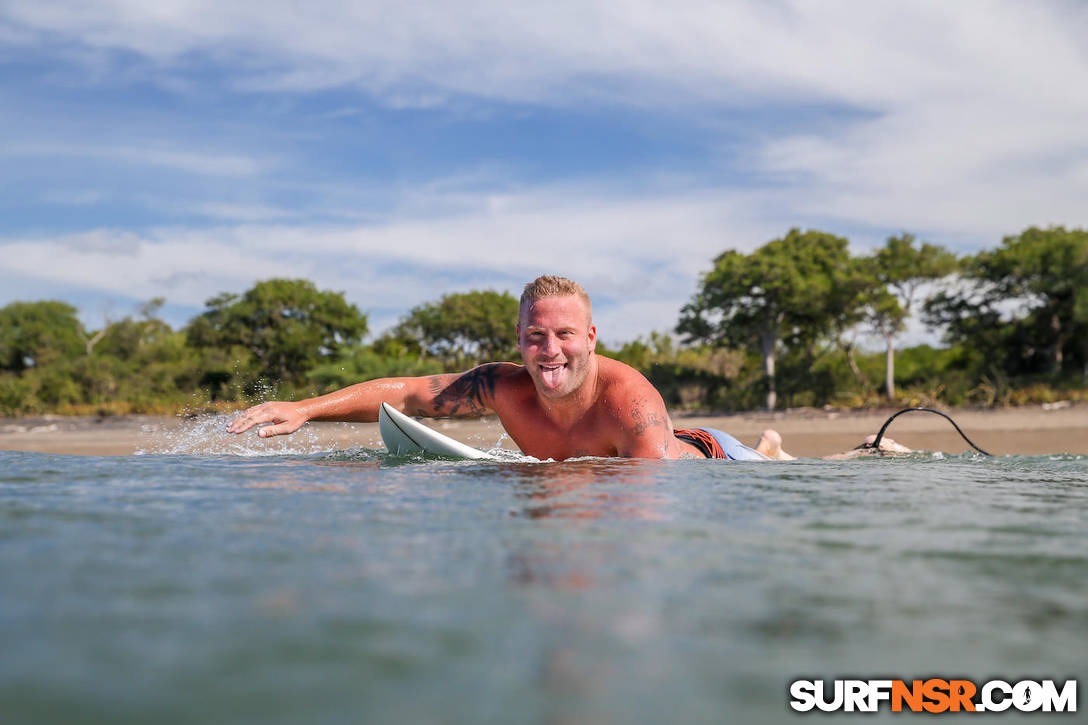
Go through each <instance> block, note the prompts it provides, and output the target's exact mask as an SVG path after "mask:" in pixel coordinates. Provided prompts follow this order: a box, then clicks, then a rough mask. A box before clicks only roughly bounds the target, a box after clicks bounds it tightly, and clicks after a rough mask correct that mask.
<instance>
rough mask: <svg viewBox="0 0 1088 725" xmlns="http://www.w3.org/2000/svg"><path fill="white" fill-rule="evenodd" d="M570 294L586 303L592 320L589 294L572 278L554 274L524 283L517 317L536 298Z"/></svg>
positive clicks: (568, 295) (567, 295)
mask: <svg viewBox="0 0 1088 725" xmlns="http://www.w3.org/2000/svg"><path fill="white" fill-rule="evenodd" d="M570 296H575V297H580V298H581V299H582V301H583V302H585V303H586V312H587V313H588V314H589V319H590V320H592V319H593V303H592V302H590V301H589V295H588V294H586V291H585V289H584V288H583V287H582V285H580V284H578V283H577V282H575V281H574V280H572V279H567V278H566V277H559V276H558V275H554V274H542V275H540V276H539V277H537V278H536V279H534V280H533V281H532V282H530V283H529V284H527V285H525V290H524V291H522V293H521V302H519V303H518V317H520V316H521V315H522V313H524V312H525V310H526V309H528V308H529V306H530V305H532V304H533V303H534V302H536V301H537V300H542V299H544V298H545V297H570Z"/></svg>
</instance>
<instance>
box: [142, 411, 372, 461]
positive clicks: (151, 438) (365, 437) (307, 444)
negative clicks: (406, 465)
mask: <svg viewBox="0 0 1088 725" xmlns="http://www.w3.org/2000/svg"><path fill="white" fill-rule="evenodd" d="M233 419H234V416H233V415H223V414H220V413H209V414H204V415H198V416H194V417H190V418H185V419H182V420H179V422H178V423H177V424H176V425H174V426H172V427H170V426H168V427H165V428H164V427H161V426H144V428H143V437H144V438H145V442H144V444H143V445H141V446H139V447H138V448H137V449H136V455H138V456H139V455H148V454H160V455H229V456H244V457H259V456H299V455H301V456H305V455H314V454H318V453H326V452H329V451H336V450H344V449H345V448H347V449H348V450H352V449H357V448H359V447H363V448H369V449H380V448H381V443H380V438H379V439H377V440H375V436H376V432H374V433H372V432H370V431H367V430H363V429H361V428H360V427H358V426H356V425H355V424H352V423H323V424H321V427H318V426H315V425H313V424H309V423H308V424H306V425H304V426H302V428H300V429H299V430H297V431H296V432H295V433H293V434H291V435H284V436H276V437H274V438H261V437H259V436H258V435H257V433H256V430H252V431H248V432H246V433H243V434H241V435H236V434H233V433H228V432H227V426H228V425H230V422H231V420H233ZM345 441H346V442H347V445H345Z"/></svg>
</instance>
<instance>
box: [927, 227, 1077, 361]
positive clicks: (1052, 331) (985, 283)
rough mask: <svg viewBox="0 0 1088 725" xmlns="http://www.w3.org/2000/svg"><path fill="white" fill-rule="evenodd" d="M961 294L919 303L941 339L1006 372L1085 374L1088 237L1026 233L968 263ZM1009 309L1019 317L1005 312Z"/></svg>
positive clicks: (1056, 231) (1061, 231)
mask: <svg viewBox="0 0 1088 725" xmlns="http://www.w3.org/2000/svg"><path fill="white" fill-rule="evenodd" d="M963 276H964V279H965V282H966V284H965V285H964V286H963V288H962V289H960V290H957V291H955V292H952V293H945V294H942V295H939V296H937V297H936V298H934V299H933V300H931V301H930V302H929V303H928V304H927V305H926V310H927V315H928V319H929V321H930V322H931V323H932V324H942V325H945V326H946V328H947V337H948V339H949V340H951V341H953V342H960V343H963V344H965V345H969V346H971V347H973V348H974V349H975V350H977V351H979V352H980V353H981V354H982V355H984V356H988V357H989V358H990V359H991V360H999V361H1000V362H1001V363H1002V364H1003V368H1004V372H1005V373H1008V374H1018V373H1031V372H1044V373H1046V374H1048V375H1051V376H1057V375H1059V374H1061V373H1062V371H1063V369H1064V368H1066V367H1067V365H1068V366H1070V367H1071V366H1073V365H1075V364H1077V363H1079V365H1080V371H1081V373H1082V375H1085V376H1088V350H1086V347H1085V346H1086V344H1088V343H1086V340H1088V231H1085V230H1083V229H1070V230H1067V229H1065V228H1064V227H1049V228H1047V229H1040V228H1038V227H1030V228H1028V229H1026V230H1024V231H1023V232H1022V233H1021V234H1019V235H1016V236H1009V237H1005V239H1004V240H1003V241H1002V243H1001V246H1000V247H998V248H997V249H995V250H993V251H984V252H982V253H980V254H978V255H977V256H976V257H974V258H972V259H970V260H968V261H967V263H966V265H965V267H964V271H963ZM1010 303H1014V304H1016V305H1017V306H1018V307H1019V311H1018V312H1015V313H1013V314H1012V316H1011V319H1008V318H1009V315H1008V314H1007V310H1008V308H1009V306H1010Z"/></svg>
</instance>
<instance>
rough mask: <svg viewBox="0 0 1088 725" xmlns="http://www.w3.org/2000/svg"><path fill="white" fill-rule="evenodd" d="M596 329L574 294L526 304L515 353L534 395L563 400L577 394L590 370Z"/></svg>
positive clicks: (586, 308) (519, 326)
mask: <svg viewBox="0 0 1088 725" xmlns="http://www.w3.org/2000/svg"><path fill="white" fill-rule="evenodd" d="M596 344H597V328H596V327H594V326H593V324H592V321H591V320H590V312H589V307H588V306H587V305H586V303H585V302H584V301H583V300H582V299H581V298H580V297H578V296H576V295H569V296H564V297H544V298H542V299H539V300H535V301H533V302H530V303H528V304H526V305H525V306H524V307H523V308H522V310H521V313H520V315H519V319H518V351H519V352H520V353H521V357H522V360H524V362H525V368H526V369H527V370H528V371H529V375H530V377H532V379H533V383H534V384H535V385H536V389H537V392H538V393H539V394H540V395H542V396H544V397H546V398H552V399H557V398H565V397H566V396H568V395H570V394H572V393H574V392H577V391H578V390H579V389H580V388H581V387H582V385H583V383H585V381H586V377H587V376H588V375H589V372H590V370H591V369H592V367H593V350H594V348H595V347H596Z"/></svg>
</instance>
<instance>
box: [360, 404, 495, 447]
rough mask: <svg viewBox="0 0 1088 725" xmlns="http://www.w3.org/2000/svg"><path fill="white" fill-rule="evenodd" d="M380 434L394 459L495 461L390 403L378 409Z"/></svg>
mask: <svg viewBox="0 0 1088 725" xmlns="http://www.w3.org/2000/svg"><path fill="white" fill-rule="evenodd" d="M378 430H379V431H380V432H381V435H382V443H384V444H385V447H386V449H387V450H388V451H389V452H390V453H392V454H393V455H406V454H407V455H410V454H413V453H421V454H423V455H437V456H449V457H452V458H466V459H470V460H496V458H495V456H493V455H491V454H490V453H488V452H486V451H481V450H480V449H479V448H473V447H472V446H470V445H466V444H464V443H462V442H461V441H458V440H454V439H453V438H450V437H449V436H447V435H443V434H442V433H439V432H438V431H436V430H434V429H432V428H428V427H427V426H425V425H423V424H422V423H420V422H419V421H417V420H414V419H412V418H410V417H408V416H407V415H405V414H404V413H402V412H400V411H399V410H397V409H396V408H394V407H393V406H391V405H390V404H389V403H382V405H381V408H379V409H378Z"/></svg>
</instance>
